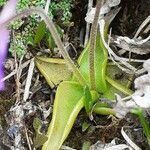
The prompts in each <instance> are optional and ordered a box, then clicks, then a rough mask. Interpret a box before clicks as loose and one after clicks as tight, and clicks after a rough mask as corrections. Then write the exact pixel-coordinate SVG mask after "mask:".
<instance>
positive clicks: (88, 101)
mask: <svg viewBox="0 0 150 150" xmlns="http://www.w3.org/2000/svg"><path fill="white" fill-rule="evenodd" d="M83 100H84V107H85V110H86V112H87V114H89V112H90V111H91V109H92V105H93V100H92V95H91V93H90V90H89V87H88V86H85V87H84V99H83Z"/></svg>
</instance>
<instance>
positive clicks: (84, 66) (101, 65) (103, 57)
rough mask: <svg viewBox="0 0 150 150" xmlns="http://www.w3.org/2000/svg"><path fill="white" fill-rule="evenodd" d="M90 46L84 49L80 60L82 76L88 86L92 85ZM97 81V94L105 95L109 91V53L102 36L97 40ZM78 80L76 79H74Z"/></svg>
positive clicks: (98, 36)
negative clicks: (107, 81)
mask: <svg viewBox="0 0 150 150" xmlns="http://www.w3.org/2000/svg"><path fill="white" fill-rule="evenodd" d="M88 49H89V44H88V45H87V47H86V48H85V49H84V51H83V52H82V54H81V55H80V57H79V59H78V64H79V66H80V68H79V69H80V71H81V74H82V75H83V76H84V78H85V80H86V81H87V83H88V85H89V84H90V81H89V79H90V77H89V61H88V60H89V55H88ZM94 63H95V80H96V90H97V92H100V93H104V92H106V91H107V83H106V80H105V74H106V65H107V51H106V49H105V47H104V46H103V43H102V41H101V38H100V35H99V34H98V35H97V38H96V50H95V62H94ZM73 80H76V79H73ZM89 87H90V86H89Z"/></svg>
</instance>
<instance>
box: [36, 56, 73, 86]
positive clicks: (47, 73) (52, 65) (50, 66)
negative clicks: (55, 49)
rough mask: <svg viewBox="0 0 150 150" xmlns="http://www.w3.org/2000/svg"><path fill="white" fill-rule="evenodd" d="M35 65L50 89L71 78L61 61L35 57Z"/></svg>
mask: <svg viewBox="0 0 150 150" xmlns="http://www.w3.org/2000/svg"><path fill="white" fill-rule="evenodd" d="M35 64H36V66H37V67H38V69H39V70H40V72H41V73H42V75H43V76H44V77H45V79H46V81H47V82H48V84H49V85H50V87H51V88H53V87H54V85H57V84H59V83H60V82H61V81H63V80H68V79H69V78H71V75H72V73H71V71H70V70H69V69H68V67H67V66H66V64H65V62H64V60H63V59H57V58H45V57H36V58H35Z"/></svg>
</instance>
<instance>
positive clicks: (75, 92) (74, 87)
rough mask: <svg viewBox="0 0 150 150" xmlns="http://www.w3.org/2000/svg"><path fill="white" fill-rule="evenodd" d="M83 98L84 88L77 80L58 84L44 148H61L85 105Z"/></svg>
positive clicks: (56, 149)
mask: <svg viewBox="0 0 150 150" xmlns="http://www.w3.org/2000/svg"><path fill="white" fill-rule="evenodd" d="M82 98H83V88H82V87H81V86H80V85H79V84H78V83H77V82H71V81H64V82H62V83H61V84H60V85H59V86H58V88H57V92H56V97H55V101H54V108H53V116H52V120H51V123H50V126H49V129H48V133H47V136H48V140H47V142H46V143H45V144H44V145H43V148H42V150H59V149H60V147H61V145H62V144H63V142H64V140H65V139H66V138H67V136H68V134H69V132H70V130H71V128H72V126H73V124H74V121H75V119H76V117H77V115H78V113H79V112H80V110H81V109H82V107H83V106H84V104H83V99H82Z"/></svg>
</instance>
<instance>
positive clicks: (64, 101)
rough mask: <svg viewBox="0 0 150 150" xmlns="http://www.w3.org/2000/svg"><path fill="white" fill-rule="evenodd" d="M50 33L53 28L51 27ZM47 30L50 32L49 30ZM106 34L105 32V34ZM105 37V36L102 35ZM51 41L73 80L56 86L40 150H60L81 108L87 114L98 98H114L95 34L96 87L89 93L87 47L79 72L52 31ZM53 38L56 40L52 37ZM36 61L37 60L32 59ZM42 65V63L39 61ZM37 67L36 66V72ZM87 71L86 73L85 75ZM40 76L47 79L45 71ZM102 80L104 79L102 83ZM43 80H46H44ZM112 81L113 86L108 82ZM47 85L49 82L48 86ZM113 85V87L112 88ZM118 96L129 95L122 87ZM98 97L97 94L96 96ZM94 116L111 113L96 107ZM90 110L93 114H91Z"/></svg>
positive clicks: (102, 49) (106, 109) (108, 110)
mask: <svg viewBox="0 0 150 150" xmlns="http://www.w3.org/2000/svg"><path fill="white" fill-rule="evenodd" d="M52 28H53V29H54V26H53V27H52ZM52 28H51V30H53V29H52ZM105 32H106V31H105ZM106 33H107V32H106ZM52 35H53V37H54V40H55V43H56V44H57V46H58V48H59V49H60V50H61V51H62V50H63V51H62V55H63V56H64V58H65V61H66V63H67V65H68V69H72V70H71V71H72V73H73V78H72V79H70V80H68V81H63V82H62V83H60V85H59V86H58V89H57V92H56V97H55V101H54V108H53V115H52V121H51V123H50V126H49V129H48V133H47V136H48V141H47V142H46V143H45V144H44V146H43V150H51V149H55V150H58V149H60V147H61V145H62V144H63V142H64V140H65V139H66V137H67V136H68V134H69V132H70V130H71V128H72V126H73V123H74V121H75V119H76V117H77V115H78V113H79V111H80V110H81V109H82V108H83V107H85V109H86V111H87V113H88V114H89V112H90V111H91V110H92V107H93V105H94V103H95V102H96V101H97V100H98V98H100V97H105V98H108V99H113V98H114V93H113V92H111V91H110V89H111V88H112V89H117V85H118V84H117V83H116V82H115V81H113V80H111V79H110V80H108V79H109V77H107V76H106V67H107V50H106V48H105V47H104V45H103V42H102V40H101V37H100V35H99V34H98V35H97V36H96V39H95V48H94V49H93V50H94V53H95V55H94V66H95V69H94V70H95V72H94V78H95V84H96V90H91V82H90V79H89V78H90V71H91V70H90V69H89V66H90V63H91V62H90V60H89V48H90V47H89V45H87V47H86V48H85V49H84V50H83V53H82V54H81V56H80V57H79V60H78V64H79V66H80V68H79V69H78V68H77V67H76V66H74V64H72V61H71V60H70V58H68V54H67V53H66V51H65V49H64V48H63V47H62V43H60V42H61V41H60V38H59V37H57V36H58V34H57V33H56V29H55V31H53V34H52ZM56 35H57V36H56ZM35 60H36V61H38V59H35ZM43 61H44V59H43ZM40 67H45V66H43V65H42V66H41V65H40V63H39V66H38V68H39V70H40ZM89 70H90V71H89ZM43 75H44V76H45V77H46V76H49V73H48V72H47V69H45V70H44V73H43ZM106 77H107V78H108V79H107V80H108V81H109V82H107V81H106ZM46 79H47V80H51V79H48V78H47V77H46ZM112 81H113V82H112ZM48 83H49V82H48ZM114 85H115V87H114ZM118 90H120V91H121V92H124V91H125V92H126V94H128V95H130V92H129V91H127V90H126V88H124V87H123V86H122V87H121V88H118ZM98 93H100V94H98ZM94 109H95V112H96V113H99V114H106V115H108V114H114V115H115V112H114V111H113V109H111V108H109V107H108V106H107V105H102V104H101V105H99V107H95V108H94ZM94 109H93V110H94Z"/></svg>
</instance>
